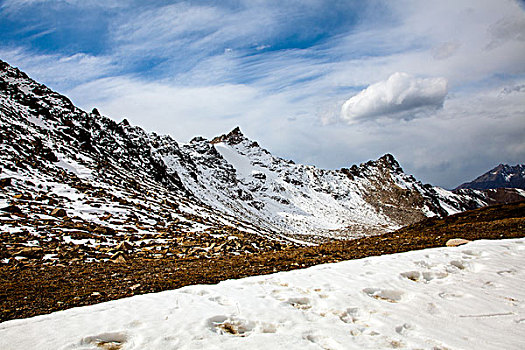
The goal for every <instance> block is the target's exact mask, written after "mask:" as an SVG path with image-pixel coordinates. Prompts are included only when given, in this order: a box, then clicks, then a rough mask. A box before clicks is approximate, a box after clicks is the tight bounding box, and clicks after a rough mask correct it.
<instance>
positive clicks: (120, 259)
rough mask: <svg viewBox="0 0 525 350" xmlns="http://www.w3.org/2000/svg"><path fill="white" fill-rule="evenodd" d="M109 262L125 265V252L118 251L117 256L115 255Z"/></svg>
mask: <svg viewBox="0 0 525 350" xmlns="http://www.w3.org/2000/svg"><path fill="white" fill-rule="evenodd" d="M109 260H111V261H112V262H116V263H125V262H126V261H127V260H126V258H125V257H124V252H122V251H118V252H116V253H115V254H113V255H112V256H111V258H109Z"/></svg>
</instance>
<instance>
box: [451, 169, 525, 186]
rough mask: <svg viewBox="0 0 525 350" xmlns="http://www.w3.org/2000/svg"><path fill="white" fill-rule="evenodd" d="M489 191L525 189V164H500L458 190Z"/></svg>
mask: <svg viewBox="0 0 525 350" xmlns="http://www.w3.org/2000/svg"><path fill="white" fill-rule="evenodd" d="M465 188H471V189H477V190H488V189H497V188H520V189H525V164H516V165H515V166H512V165H508V164H500V165H498V166H497V167H495V168H494V169H492V170H489V171H487V172H486V173H485V174H483V175H481V176H479V177H477V178H476V179H475V180H473V181H471V182H466V183H464V184H462V185H460V186H458V189H465Z"/></svg>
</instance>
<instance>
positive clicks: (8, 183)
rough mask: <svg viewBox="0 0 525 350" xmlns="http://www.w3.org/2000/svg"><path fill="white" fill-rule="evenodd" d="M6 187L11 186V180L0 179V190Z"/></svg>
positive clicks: (7, 178) (8, 178) (6, 178)
mask: <svg viewBox="0 0 525 350" xmlns="http://www.w3.org/2000/svg"><path fill="white" fill-rule="evenodd" d="M6 186H11V178H10V177H5V178H3V179H0V188H4V187H6Z"/></svg>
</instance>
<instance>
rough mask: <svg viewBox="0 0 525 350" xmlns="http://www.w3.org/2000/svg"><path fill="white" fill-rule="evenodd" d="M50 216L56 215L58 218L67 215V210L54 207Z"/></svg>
mask: <svg viewBox="0 0 525 350" xmlns="http://www.w3.org/2000/svg"><path fill="white" fill-rule="evenodd" d="M51 216H56V217H59V218H63V217H65V216H67V212H66V211H65V210H64V209H61V208H55V209H53V211H52V212H51Z"/></svg>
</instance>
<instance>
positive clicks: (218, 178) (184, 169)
mask: <svg viewBox="0 0 525 350" xmlns="http://www.w3.org/2000/svg"><path fill="white" fill-rule="evenodd" d="M0 103H1V104H0V122H1V123H0V164H1V173H0V181H1V186H0V189H1V192H0V209H2V211H1V212H0V214H1V215H0V216H1V219H2V221H1V225H2V227H3V228H4V229H5V230H4V231H5V232H7V231H9V232H13V230H12V229H13V228H15V227H16V231H17V232H19V234H18V236H17V237H12V236H9V237H8V239H7V241H8V242H11V243H9V244H7V245H8V247H7V248H6V247H4V248H3V249H4V250H3V251H0V253H1V255H2V256H1V258H3V259H7V258H8V257H9V256H12V254H14V253H13V252H14V251H15V250H19V248H20V245H22V246H23V247H28V243H27V241H31V242H33V243H32V245H31V246H30V247H29V248H31V247H32V249H33V248H34V249H33V250H35V251H39V253H38V254H40V255H44V256H49V257H51V259H54V258H61V257H63V256H64V257H69V258H71V257H75V258H79V259H82V258H85V259H105V258H118V256H119V254H120V255H123V252H124V253H127V254H138V255H139V256H146V257H162V256H170V255H178V256H187V255H191V256H210V255H214V254H221V253H224V252H229V253H244V252H252V251H258V250H265V249H280V248H281V247H282V245H283V244H291V243H293V244H297V243H301V244H302V243H304V244H309V243H318V242H320V241H322V240H327V239H345V238H352V237H359V236H362V235H366V234H377V233H382V232H385V231H390V230H393V229H395V228H398V227H400V226H404V225H407V224H410V223H413V222H415V221H418V220H420V219H422V218H424V217H425V216H445V215H447V214H451V213H455V212H459V211H463V210H466V209H471V208H475V207H479V206H482V205H485V204H486V203H487V201H486V199H485V197H484V196H483V193H481V192H479V191H472V190H469V191H465V192H462V193H460V194H454V193H452V192H449V191H446V190H443V189H440V188H437V187H433V186H430V185H423V184H422V183H420V182H419V181H417V180H416V179H414V178H413V177H412V176H410V175H406V174H405V173H404V172H403V170H402V169H401V167H400V166H399V164H398V163H397V161H396V160H395V159H394V158H393V157H392V156H391V155H385V156H383V157H381V158H380V159H378V160H376V161H370V162H367V163H364V164H361V165H359V166H356V165H354V166H352V167H351V168H349V169H341V170H323V169H318V168H315V167H313V166H307V165H300V164H295V163H293V162H292V161H288V160H284V159H281V158H278V157H275V156H273V155H272V154H270V153H269V152H268V151H267V150H265V149H263V148H261V147H260V146H259V145H258V144H257V143H256V142H254V141H251V140H249V139H248V138H246V137H245V136H244V135H243V134H242V133H241V131H240V129H238V128H236V129H234V130H233V131H232V132H230V133H228V134H225V135H222V136H219V137H217V138H215V139H213V140H211V141H209V140H206V139H204V138H201V137H197V138H194V139H193V140H192V141H191V142H189V143H188V144H179V143H178V142H177V141H175V140H174V139H173V138H171V137H170V136H163V135H157V134H156V133H148V132H146V131H144V130H143V129H141V128H140V127H136V126H131V125H129V123H128V122H127V121H126V120H124V121H122V122H120V123H117V122H115V121H113V120H111V119H109V118H107V117H105V116H102V115H100V114H99V113H98V111H96V110H93V111H92V112H91V113H88V112H85V111H82V110H81V109H79V108H77V107H75V106H74V105H73V104H72V103H71V101H70V100H69V99H67V97H65V96H62V95H60V94H58V93H56V92H53V91H51V90H50V89H48V88H47V87H46V86H44V85H42V84H39V83H37V82H35V81H34V80H32V79H30V78H29V77H28V76H27V75H26V74H25V73H23V72H21V71H19V70H18V69H16V68H13V67H11V66H9V65H8V64H7V63H5V62H2V61H0ZM60 209H62V210H64V211H62V212H60ZM57 210H58V212H56V213H54V214H53V215H51V214H52V213H53V212H55V211H57ZM58 213H60V214H58ZM23 242H26V243H23ZM122 243H126V244H127V245H125V246H124V248H125V249H123V247H122ZM44 245H45V246H44ZM116 247H120V248H119V249H117V248H116ZM38 249H40V250H38ZM121 253H122V254H121ZM31 254H32V253H31Z"/></svg>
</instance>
